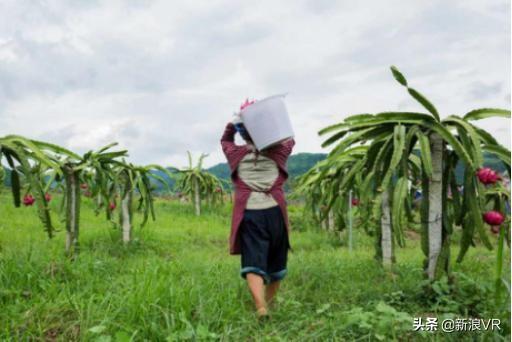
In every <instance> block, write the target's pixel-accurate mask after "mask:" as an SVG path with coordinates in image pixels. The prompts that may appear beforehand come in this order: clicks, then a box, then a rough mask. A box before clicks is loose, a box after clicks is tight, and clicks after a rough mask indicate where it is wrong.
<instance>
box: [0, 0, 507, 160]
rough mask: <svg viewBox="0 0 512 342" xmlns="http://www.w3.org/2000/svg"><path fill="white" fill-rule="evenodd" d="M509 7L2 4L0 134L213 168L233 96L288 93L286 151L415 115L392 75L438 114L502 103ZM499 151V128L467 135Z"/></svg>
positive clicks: (503, 132) (329, 1) (491, 123)
mask: <svg viewBox="0 0 512 342" xmlns="http://www.w3.org/2000/svg"><path fill="white" fill-rule="evenodd" d="M509 13H510V4H509V2H508V1H500V0H493V1H486V2H483V1H476V0H474V1H473V0H472V1H464V2H463V1H453V2H446V1H439V0H436V1H428V2H427V1H405V0H403V1H398V0H395V1H385V2H384V1H381V2H373V3H372V4H371V5H369V3H368V2H355V1H350V2H349V1H333V0H322V1H314V0H308V1H306V0H304V1H281V2H275V1H273V2H271V1H260V2H255V3H248V2H242V1H240V2H236V1H227V0H216V1H200V2H184V1H183V2H178V1H164V0H161V1H135V0H133V1H128V2H127V1H108V2H100V1H74V2H64V1H56V0H54V1H44V2H43V1H40V2H34V1H6V2H2V3H1V4H0V135H3V134H9V133H18V134H24V135H27V136H30V137H34V138H38V139H46V140H50V141H52V142H55V143H59V144H62V145H64V146H66V147H68V148H72V149H75V150H77V151H80V152H83V151H86V150H87V149H94V148H98V147H100V146H101V145H104V144H107V143H109V142H111V141H118V142H119V143H120V146H121V147H123V148H127V149H129V151H130V156H131V158H132V159H133V160H134V161H135V162H137V163H150V162H156V163H160V164H163V165H170V164H172V165H184V164H185V163H186V151H187V150H191V151H192V152H194V153H196V154H199V153H200V152H206V153H210V157H209V158H208V159H207V161H206V164H207V165H212V164H214V163H217V162H220V161H223V156H222V153H221V151H220V146H219V138H220V135H221V133H222V129H223V128H224V125H225V123H226V121H227V120H229V118H230V116H231V114H232V112H233V111H234V110H235V109H236V108H237V107H238V105H239V103H240V102H241V101H242V100H243V99H245V98H246V97H251V98H262V97H265V96H267V95H271V94H274V93H281V92H288V93H289V96H288V100H287V101H288V105H289V111H290V113H291V115H292V120H293V122H294V125H295V130H296V133H297V145H296V146H297V147H296V151H321V147H320V143H321V140H320V139H319V137H317V134H316V132H317V131H318V130H319V129H320V128H322V127H323V126H325V125H328V124H331V123H333V122H335V121H338V120H341V119H342V118H343V117H344V116H346V115H348V114H351V113H361V112H375V111H383V110H392V109H399V110H410V109H416V110H417V109H418V108H419V107H418V105H417V104H415V102H414V101H413V100H412V99H410V97H408V95H407V93H406V92H405V91H404V89H403V88H402V87H400V86H399V85H398V84H397V83H396V82H395V81H394V80H393V79H392V77H391V75H390V73H389V69H388V67H389V65H391V64H395V65H397V66H399V67H400V68H401V69H402V71H403V72H404V73H405V74H406V76H407V77H408V79H409V80H410V83H411V84H412V85H413V86H414V87H415V88H417V89H418V90H420V91H421V92H423V93H424V94H425V95H426V96H428V97H429V98H430V99H431V100H432V102H434V103H435V104H436V106H437V107H438V109H439V110H440V111H441V113H443V115H448V114H452V113H459V114H463V113H464V112H466V111H468V110H470V109H473V108H477V107H488V106H493V107H506V108H508V107H510V16H509ZM479 124H480V125H482V126H483V127H485V128H487V129H489V130H490V131H491V132H492V133H493V134H495V135H496V136H497V138H498V139H499V140H500V141H501V142H502V143H504V144H506V145H508V146H510V130H509V129H508V125H507V129H503V127H504V121H503V120H487V122H483V123H479Z"/></svg>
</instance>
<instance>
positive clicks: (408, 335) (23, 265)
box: [0, 193, 510, 341]
mask: <svg viewBox="0 0 512 342" xmlns="http://www.w3.org/2000/svg"><path fill="white" fill-rule="evenodd" d="M53 206H54V209H55V210H56V206H57V203H53ZM156 211H157V215H158V217H157V221H156V222H150V224H148V225H147V226H146V227H145V228H143V229H138V228H137V229H136V230H135V234H134V242H133V243H132V244H131V245H130V246H128V247H125V246H123V245H122V244H121V243H120V242H119V235H120V233H119V231H117V230H115V229H113V228H112V226H111V225H110V223H108V222H107V221H106V220H105V217H104V215H103V214H100V215H99V216H95V215H94V212H93V208H92V203H90V202H89V200H88V199H84V203H83V208H82V216H81V235H80V242H81V254H80V256H79V258H78V259H77V260H76V261H70V260H69V259H68V258H66V256H65V255H64V251H63V249H64V235H65V234H64V232H63V231H62V227H63V225H62V223H59V222H58V219H57V215H54V218H55V220H56V223H57V224H56V225H57V226H58V227H60V229H61V231H60V232H59V233H57V234H56V237H55V238H54V239H52V240H48V239H47V237H46V235H45V233H44V232H43V229H42V226H41V224H40V223H39V222H38V219H37V213H36V211H35V208H25V207H23V208H17V209H16V208H13V206H12V203H11V200H10V197H9V196H7V194H5V193H4V194H3V195H1V196H0V340H30V339H35V340H45V339H46V340H62V341H69V340H86V341H89V340H93V341H94V340H101V341H108V340H111V341H128V340H130V339H133V340H136V341H140V340H148V341H165V340H169V341H173V340H185V339H191V340H215V339H218V340H229V341H244V340H258V341H259V340H271V341H281V340H282V341H286V340H300V341H310V340H321V341H323V340H355V339H360V340H366V341H367V340H376V339H383V340H391V339H393V338H396V339H400V340H411V341H412V340H414V341H415V340H420V339H425V340H431V339H432V340H449V339H451V340H461V339H467V340H471V339H472V338H477V337H479V338H489V339H497V340H499V339H500V338H501V337H502V338H503V340H506V339H507V336H510V333H509V331H501V333H500V334H496V333H490V332H489V333H488V334H487V335H485V336H483V335H479V334H475V333H473V334H463V335H455V334H445V335H443V334H440V333H438V334H436V335H429V334H427V333H423V334H419V333H415V332H413V331H412V318H413V317H417V316H426V315H434V316H437V317H440V318H442V317H452V316H453V317H460V318H468V317H482V318H486V319H488V318H501V319H504V320H506V321H503V322H502V327H504V328H505V329H507V330H508V329H509V328H510V321H509V319H508V318H507V317H508V314H509V312H510V311H509V310H510V309H509V306H508V300H509V299H507V298H505V299H504V301H505V304H504V305H502V306H501V307H500V308H499V309H496V308H495V307H494V306H493V304H492V303H493V281H494V280H493V279H494V265H495V251H487V250H485V249H483V248H481V247H478V248H473V249H471V250H470V251H469V253H468V255H467V257H466V259H465V260H464V262H463V263H462V264H456V263H455V260H453V262H452V265H453V273H454V275H455V282H454V283H453V285H448V284H446V283H443V282H440V283H439V284H437V285H436V287H435V291H437V292H436V293H437V295H433V294H432V293H427V292H426V291H425V290H423V288H422V284H423V276H422V262H423V256H422V254H421V250H420V248H419V241H418V240H415V239H412V240H411V239H410V240H408V241H407V247H406V248H404V249H401V250H398V251H397V253H396V257H397V265H396V267H395V269H394V272H393V273H386V272H384V271H383V270H382V269H381V268H380V266H379V265H378V263H377V262H376V261H374V259H373V254H374V251H373V241H372V240H371V239H370V238H369V237H367V236H365V235H364V234H363V233H360V232H359V231H356V233H355V250H354V251H353V252H352V253H349V252H348V251H347V248H346V246H345V244H344V243H340V242H339V240H338V239H336V238H335V237H334V236H333V235H330V234H328V233H326V232H323V231H318V230H316V229H311V228H309V229H307V227H297V228H301V229H297V230H296V231H293V233H292V234H293V235H292V236H291V244H292V247H293V248H294V251H293V252H292V253H290V254H289V265H288V269H289V273H288V276H287V278H286V279H285V281H283V286H282V290H281V291H280V293H279V295H278V300H277V303H276V307H275V308H273V310H272V318H271V320H270V321H269V322H267V323H265V324H261V323H258V322H257V320H256V319H255V317H254V314H253V308H252V302H251V297H250V295H249V292H248V290H247V288H246V284H245V283H244V282H243V279H242V278H241V277H240V275H239V269H240V259H239V256H230V255H229V254H228V244H227V239H228V234H229V226H230V218H231V214H230V209H229V208H228V207H225V208H219V209H216V210H213V209H212V210H208V209H207V210H204V215H203V216H201V217H199V218H196V217H194V216H193V214H192V208H190V207H189V206H187V205H185V204H180V203H175V202H165V201H161V200H160V201H158V203H157V204H156ZM493 242H495V240H493ZM452 251H453V252H452V256H453V259H455V257H456V252H457V247H456V246H455V245H454V246H453V248H452ZM507 260H509V252H508V249H507ZM505 269H506V270H507V271H506V276H507V277H510V273H509V271H508V270H509V269H510V263H508V262H507V263H506V265H505Z"/></svg>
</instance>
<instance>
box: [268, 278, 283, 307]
mask: <svg viewBox="0 0 512 342" xmlns="http://www.w3.org/2000/svg"><path fill="white" fill-rule="evenodd" d="M280 284H281V282H280V281H279V280H278V281H274V282H272V283H270V284H268V285H267V288H266V293H265V299H266V301H267V303H269V304H270V303H272V301H273V300H274V296H275V295H276V293H277V290H278V289H279V285H280Z"/></svg>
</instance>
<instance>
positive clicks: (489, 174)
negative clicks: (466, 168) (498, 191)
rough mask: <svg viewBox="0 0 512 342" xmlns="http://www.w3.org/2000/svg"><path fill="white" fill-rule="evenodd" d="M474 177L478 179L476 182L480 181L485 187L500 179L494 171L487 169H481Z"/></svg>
mask: <svg viewBox="0 0 512 342" xmlns="http://www.w3.org/2000/svg"><path fill="white" fill-rule="evenodd" d="M476 175H477V177H478V180H480V182H482V183H483V184H485V185H488V184H494V183H496V182H497V181H498V180H499V179H501V178H500V176H498V174H497V173H496V171H494V170H493V169H491V168H488V167H484V168H481V169H480V170H478V171H477V172H476Z"/></svg>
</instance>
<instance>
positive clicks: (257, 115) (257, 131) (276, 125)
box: [240, 94, 294, 151]
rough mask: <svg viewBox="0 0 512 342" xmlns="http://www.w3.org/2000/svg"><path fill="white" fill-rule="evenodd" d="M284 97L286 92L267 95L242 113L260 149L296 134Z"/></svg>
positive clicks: (246, 125) (248, 129)
mask: <svg viewBox="0 0 512 342" xmlns="http://www.w3.org/2000/svg"><path fill="white" fill-rule="evenodd" d="M284 97H285V94H281V95H274V96H270V97H267V98H265V99H263V100H260V101H256V102H254V103H253V104H252V105H250V106H248V107H246V108H245V109H243V110H242V111H241V113H240V116H241V118H242V121H243V123H244V126H245V128H246V129H247V131H248V132H249V135H250V136H251V138H252V141H253V142H254V145H255V146H256V148H257V149H258V150H260V151H261V150H263V149H264V148H266V147H269V146H271V145H274V144H277V143H279V142H281V141H283V140H285V139H287V138H291V137H293V136H294V133H293V129H292V123H291V122H290V117H289V116H288V111H287V110H286V105H285V103H284Z"/></svg>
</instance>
